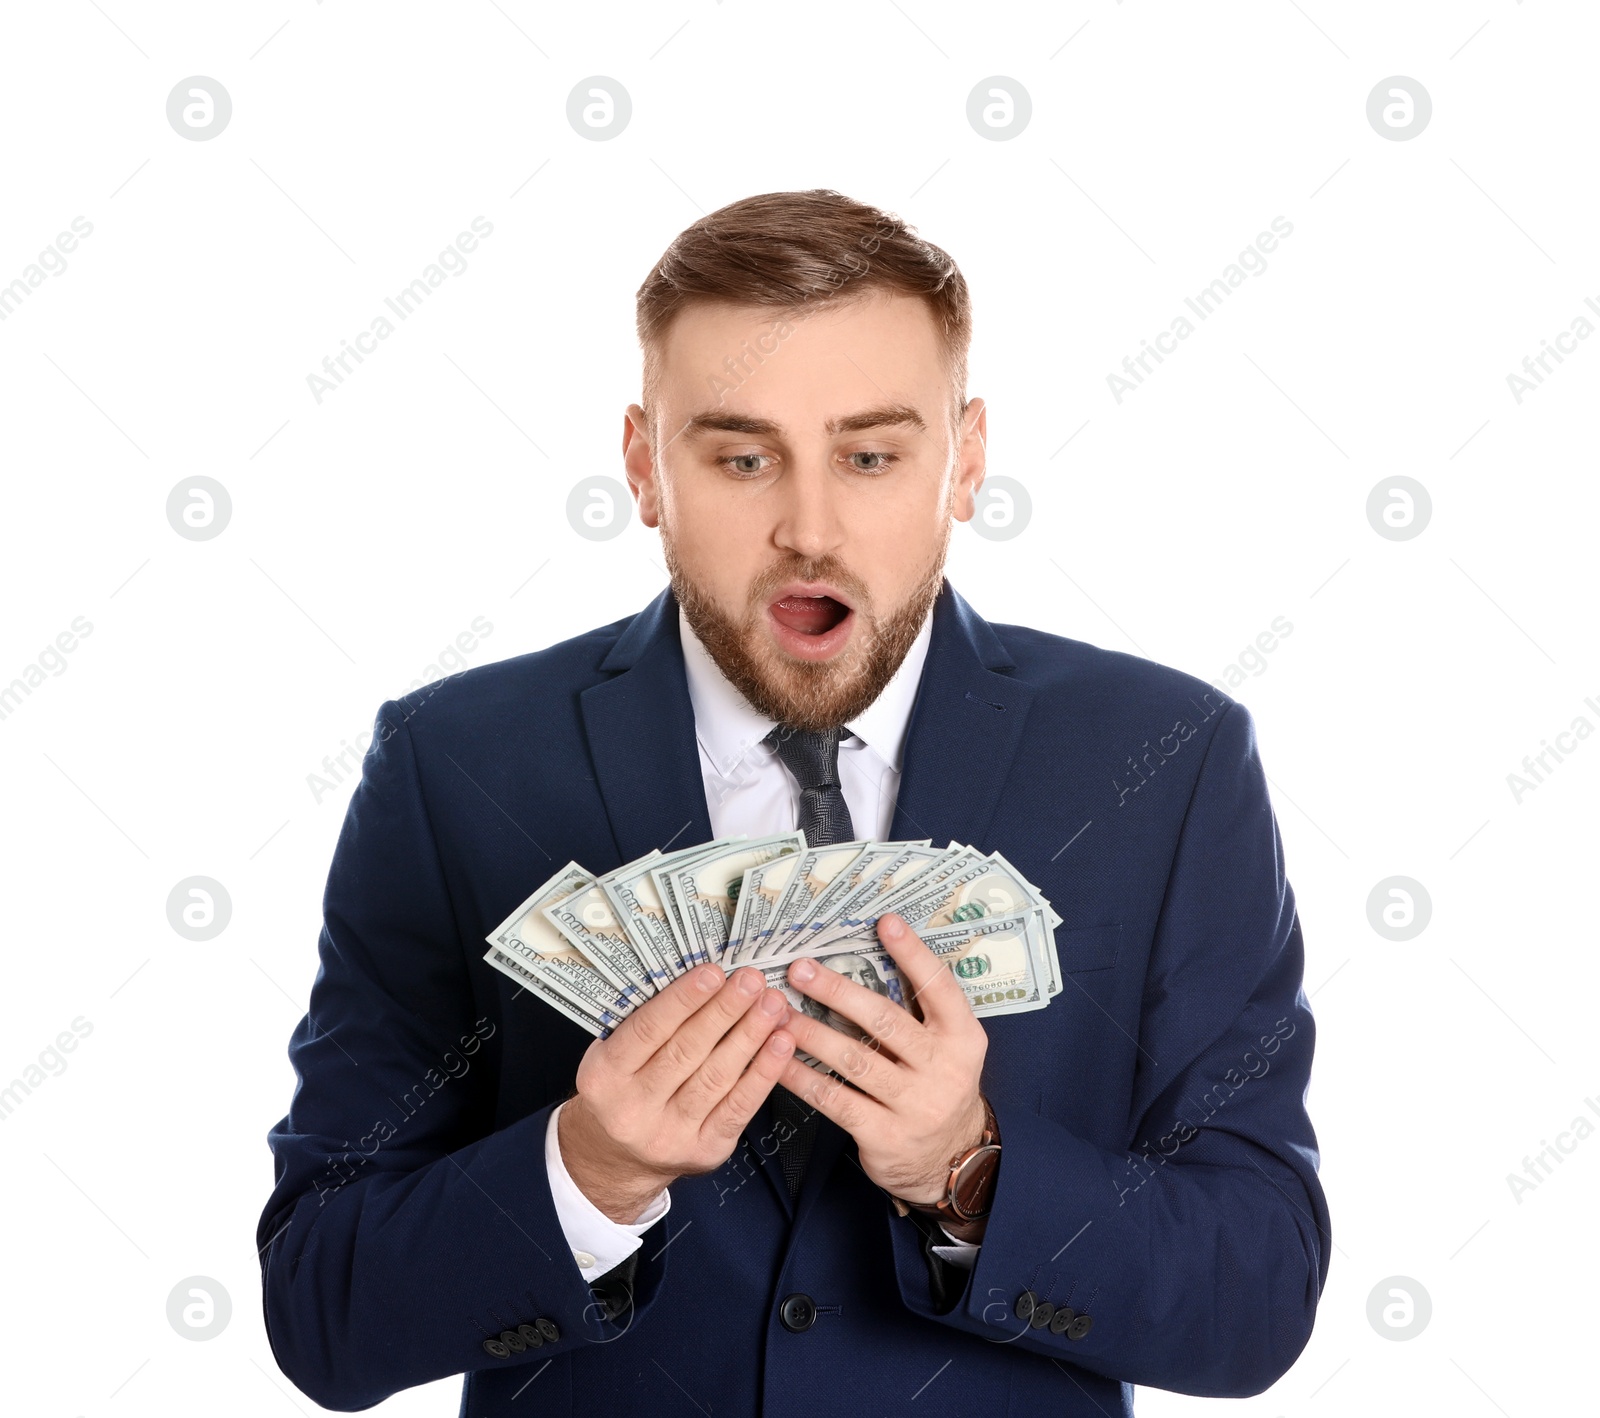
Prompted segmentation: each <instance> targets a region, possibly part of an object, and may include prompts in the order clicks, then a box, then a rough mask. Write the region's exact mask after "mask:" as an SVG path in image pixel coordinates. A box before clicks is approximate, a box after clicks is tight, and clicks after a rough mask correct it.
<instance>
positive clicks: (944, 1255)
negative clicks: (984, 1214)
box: [929, 1226, 980, 1270]
mask: <svg viewBox="0 0 1600 1418" xmlns="http://www.w3.org/2000/svg"><path fill="white" fill-rule="evenodd" d="M939 1230H940V1231H942V1232H944V1234H945V1235H946V1236H950V1233H949V1232H948V1231H945V1229H944V1227H943V1226H940V1227H939ZM979 1244H980V1243H979V1242H977V1241H958V1240H956V1238H955V1237H954V1236H950V1244H949V1245H948V1246H930V1247H929V1249H930V1250H931V1251H932V1252H933V1253H934V1255H936V1256H938V1257H939V1259H940V1260H945V1261H949V1262H950V1264H951V1265H959V1266H960V1267H961V1268H962V1269H963V1270H971V1269H972V1267H973V1266H975V1265H976V1264H977V1263H978V1246H979Z"/></svg>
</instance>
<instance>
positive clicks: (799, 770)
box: [765, 724, 850, 788]
mask: <svg viewBox="0 0 1600 1418" xmlns="http://www.w3.org/2000/svg"><path fill="white" fill-rule="evenodd" d="M849 737H850V730H849V729H846V728H844V727H842V726H840V727H838V728H832V729H795V728H791V727H790V726H789V725H787V724H779V725H778V726H777V727H776V728H774V729H773V731H772V732H771V733H770V734H768V735H767V737H766V739H765V742H766V743H768V744H770V745H771V746H772V749H773V752H775V753H776V754H777V755H778V757H779V759H781V760H782V762H783V766H784V767H785V768H787V769H788V770H789V771H790V772H791V773H793V774H794V777H795V782H797V783H799V785H800V786H801V787H802V788H825V787H829V786H836V785H837V784H838V782H839V742H840V740H841V739H846V738H849Z"/></svg>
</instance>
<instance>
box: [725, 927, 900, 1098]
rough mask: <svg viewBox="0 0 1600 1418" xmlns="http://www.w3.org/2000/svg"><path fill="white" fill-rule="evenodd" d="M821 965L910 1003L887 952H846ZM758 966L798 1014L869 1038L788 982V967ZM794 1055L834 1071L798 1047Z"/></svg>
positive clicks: (826, 958)
mask: <svg viewBox="0 0 1600 1418" xmlns="http://www.w3.org/2000/svg"><path fill="white" fill-rule="evenodd" d="M817 963H818V964H820V965H826V966H827V967H828V968H829V969H830V970H836V971H838V973H839V974H841V975H843V976H844V977H845V978H846V979H847V980H854V981H855V982H856V984H858V985H863V986H865V987H866V988H867V989H869V990H871V991H872V992H873V993H874V994H880V995H882V996H883V997H884V998H885V999H887V1000H890V1001H892V1002H893V1003H895V1004H898V1005H904V1004H905V1002H906V1001H905V990H904V986H903V985H902V983H901V980H900V971H899V970H898V968H896V966H895V963H894V961H893V960H891V959H890V958H889V955H888V952H887V951H884V950H882V949H879V950H873V949H870V948H867V949H863V950H858V951H842V952H840V953H839V954H837V955H829V956H824V957H823V958H822V959H821V960H819V961H818V962H817ZM756 964H757V968H758V969H760V971H761V974H762V978H763V979H764V980H765V981H766V983H767V986H768V988H770V989H774V990H778V991H780V992H781V993H782V994H783V997H784V998H785V999H786V1000H788V1002H789V1005H790V1007H791V1008H792V1009H794V1010H795V1011H796V1012H797V1013H800V1014H805V1015H809V1016H810V1017H811V1018H812V1019H815V1020H818V1021H819V1022H821V1023H823V1024H826V1025H827V1026H828V1027H829V1028H830V1029H837V1030H838V1031H839V1032H840V1033H841V1034H844V1035H846V1036H848V1037H849V1038H851V1039H865V1038H866V1037H867V1035H866V1031H865V1030H863V1029H862V1028H861V1027H860V1026H859V1025H857V1024H856V1023H855V1022H854V1021H853V1020H849V1019H846V1018H845V1017H844V1016H843V1015H842V1014H835V1013H834V1012H833V1010H831V1009H829V1008H828V1007H827V1005H824V1004H818V1003H817V1001H816V1000H814V999H812V998H811V997H810V996H809V995H803V994H801V993H800V991H799V990H797V989H795V987H794V986H793V985H791V984H790V983H789V980H788V968H789V967H788V965H787V964H778V963H774V964H763V963H762V962H760V961H757V962H756ZM794 1056H795V1058H796V1059H798V1060H799V1061H800V1062H801V1063H803V1064H805V1065H806V1067H807V1068H813V1069H816V1070H817V1071H818V1072H819V1073H828V1072H830V1068H829V1065H827V1064H825V1063H823V1062H822V1060H820V1059H817V1058H814V1057H812V1055H810V1054H808V1053H807V1052H806V1051H805V1050H804V1049H801V1048H796V1049H795V1051H794Z"/></svg>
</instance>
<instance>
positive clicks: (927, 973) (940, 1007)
mask: <svg viewBox="0 0 1600 1418" xmlns="http://www.w3.org/2000/svg"><path fill="white" fill-rule="evenodd" d="M878 939H879V940H880V941H882V942H883V948H884V949H885V950H887V951H888V952H889V958H890V959H891V960H893V961H894V963H895V967H896V968H897V969H898V970H899V971H900V980H901V983H902V984H904V986H905V987H906V1002H907V1004H911V1003H915V1004H916V1005H917V1006H919V1010H920V1013H921V1016H922V1019H923V1020H924V1022H925V1023H927V1024H930V1025H932V1026H933V1027H934V1028H936V1029H937V1028H950V1027H959V1026H961V1025H962V1024H964V1023H965V1022H966V1021H968V1020H970V1019H972V1018H973V1017H974V1016H973V1013H972V1006H971V1005H970V1004H969V1003H968V1002H967V992H966V991H965V990H964V989H962V988H961V986H960V985H959V984H957V983H956V977H955V975H954V973H952V971H951V969H950V966H949V965H948V964H947V963H946V962H945V961H943V960H941V959H940V958H939V957H938V956H937V955H935V954H934V953H933V952H932V951H931V950H929V949H928V947H927V946H926V945H924V944H923V941H922V937H921V936H919V935H918V934H917V933H916V932H915V931H914V930H912V929H911V927H910V926H908V925H907V924H906V922H905V918H904V917H903V916H898V915H896V914H895V913H893V912H890V913H889V914H888V915H886V916H879V917H878Z"/></svg>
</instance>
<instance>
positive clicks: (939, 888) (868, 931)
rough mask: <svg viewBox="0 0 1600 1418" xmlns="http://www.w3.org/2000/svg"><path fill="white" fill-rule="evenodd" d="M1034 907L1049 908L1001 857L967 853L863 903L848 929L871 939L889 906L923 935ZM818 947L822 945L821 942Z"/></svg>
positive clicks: (1020, 875) (890, 909)
mask: <svg viewBox="0 0 1600 1418" xmlns="http://www.w3.org/2000/svg"><path fill="white" fill-rule="evenodd" d="M1034 906H1038V907H1040V908H1041V909H1045V910H1048V909H1049V902H1047V901H1046V900H1045V899H1044V897H1042V896H1040V895H1039V893H1038V892H1037V891H1035V890H1034V888H1033V887H1032V886H1031V885H1030V884H1029V883H1028V881H1027V880H1026V878H1024V877H1023V876H1022V874H1021V873H1020V872H1018V871H1017V869H1016V868H1015V867H1013V866H1012V865H1011V864H1010V863H1009V862H1007V861H1006V860H1005V858H1003V857H996V856H993V855H991V856H982V855H977V854H973V853H968V854H967V855H965V856H964V857H960V858H952V859H951V860H950V861H949V862H948V863H947V864H946V863H941V864H940V865H939V867H938V868H937V869H935V870H934V871H931V872H928V873H926V874H924V875H923V876H922V877H919V878H918V879H917V880H916V881H914V882H912V883H911V884H910V885H909V886H908V887H906V888H904V889H903V890H899V891H896V892H894V893H892V894H891V895H889V896H887V897H883V898H880V899H879V900H877V901H873V902H869V903H867V905H866V906H864V907H863V908H862V909H863V912H864V915H863V917H862V919H861V920H860V921H859V922H855V923H852V924H851V927H850V933H851V935H853V936H861V937H863V938H867V939H872V938H875V937H876V935H877V926H878V919H879V917H881V916H883V915H884V914H885V913H886V912H888V911H893V912H895V913H896V914H897V915H899V916H902V917H904V919H905V922H906V924H907V925H909V926H910V927H911V928H912V929H913V930H914V931H916V932H917V933H918V934H919V935H921V934H922V933H923V931H924V928H925V927H926V928H934V927H938V926H948V925H954V924H956V923H957V922H960V921H972V920H979V919H981V918H982V917H985V916H1009V915H1015V914H1017V913H1018V912H1020V911H1024V910H1027V909H1028V908H1030V907H1034ZM1056 919H1057V920H1059V919H1060V918H1059V917H1057V918H1056ZM819 948H826V947H825V945H822V944H821V943H820V942H819Z"/></svg>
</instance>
